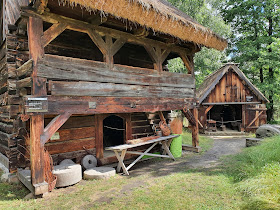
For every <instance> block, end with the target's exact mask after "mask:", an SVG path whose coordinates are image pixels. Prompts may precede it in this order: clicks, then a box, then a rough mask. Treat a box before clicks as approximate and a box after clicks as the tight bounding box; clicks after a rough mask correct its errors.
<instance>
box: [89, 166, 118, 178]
mask: <svg viewBox="0 0 280 210" xmlns="http://www.w3.org/2000/svg"><path fill="white" fill-rule="evenodd" d="M115 175H116V170H115V169H114V168H111V167H95V168H91V169H88V170H85V171H84V179H108V178H110V177H112V176H115Z"/></svg>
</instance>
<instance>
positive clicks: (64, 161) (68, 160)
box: [59, 159, 75, 165]
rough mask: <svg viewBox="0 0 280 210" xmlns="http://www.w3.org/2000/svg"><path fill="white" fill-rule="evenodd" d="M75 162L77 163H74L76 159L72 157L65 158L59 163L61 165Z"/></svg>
mask: <svg viewBox="0 0 280 210" xmlns="http://www.w3.org/2000/svg"><path fill="white" fill-rule="evenodd" d="M73 164H75V163H74V161H73V160H71V159H64V160H63V161H61V162H60V163H59V165H73Z"/></svg>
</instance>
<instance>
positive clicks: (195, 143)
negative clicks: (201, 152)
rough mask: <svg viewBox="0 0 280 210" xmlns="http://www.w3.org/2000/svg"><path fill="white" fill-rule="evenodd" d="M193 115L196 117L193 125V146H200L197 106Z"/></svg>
mask: <svg viewBox="0 0 280 210" xmlns="http://www.w3.org/2000/svg"><path fill="white" fill-rule="evenodd" d="M193 115H194V118H195V124H194V125H192V146H193V147H198V146H199V137H198V133H199V129H198V110H197V108H196V107H195V108H194V109H193Z"/></svg>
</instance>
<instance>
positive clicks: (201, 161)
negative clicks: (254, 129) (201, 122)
mask: <svg viewBox="0 0 280 210" xmlns="http://www.w3.org/2000/svg"><path fill="white" fill-rule="evenodd" d="M245 144H246V139H245V137H234V138H228V137H214V143H213V147H212V148H211V149H210V150H208V151H207V152H205V153H204V154H203V155H199V154H198V155H195V156H193V157H191V158H187V159H186V158H180V159H178V160H176V161H172V160H166V159H164V160H162V161H158V160H157V161H156V162H155V161H152V160H151V161H147V162H149V163H147V162H145V161H144V162H141V163H138V164H136V165H135V166H134V168H132V170H131V171H130V174H131V176H138V175H141V174H142V173H144V172H145V173H147V172H150V173H153V174H155V175H156V176H164V175H167V174H170V173H174V172H180V171H182V170H184V169H187V168H189V169H191V168H210V167H214V166H216V165H217V164H219V159H220V157H222V156H225V155H230V154H236V153H238V152H240V151H241V150H242V148H244V147H245Z"/></svg>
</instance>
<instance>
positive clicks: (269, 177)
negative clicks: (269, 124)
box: [224, 136, 280, 209]
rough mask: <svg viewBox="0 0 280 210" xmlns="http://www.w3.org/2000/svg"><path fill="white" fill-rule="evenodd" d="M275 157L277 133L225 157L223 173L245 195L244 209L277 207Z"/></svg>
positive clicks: (279, 168)
mask: <svg viewBox="0 0 280 210" xmlns="http://www.w3.org/2000/svg"><path fill="white" fill-rule="evenodd" d="M279 160H280V136H275V137H271V138H267V139H266V140H265V141H264V142H263V143H262V144H261V145H259V146H256V147H250V148H246V149H245V150H244V151H243V152H242V153H240V154H238V155H235V156H229V157H227V158H225V160H224V165H225V168H224V169H225V173H226V174H227V176H228V177H229V178H230V179H231V180H232V181H233V182H235V183H237V186H238V190H239V191H240V192H241V193H242V194H243V195H244V196H245V197H246V198H247V199H248V203H247V205H246V209H280V164H279ZM229 166H230V167H229Z"/></svg>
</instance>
